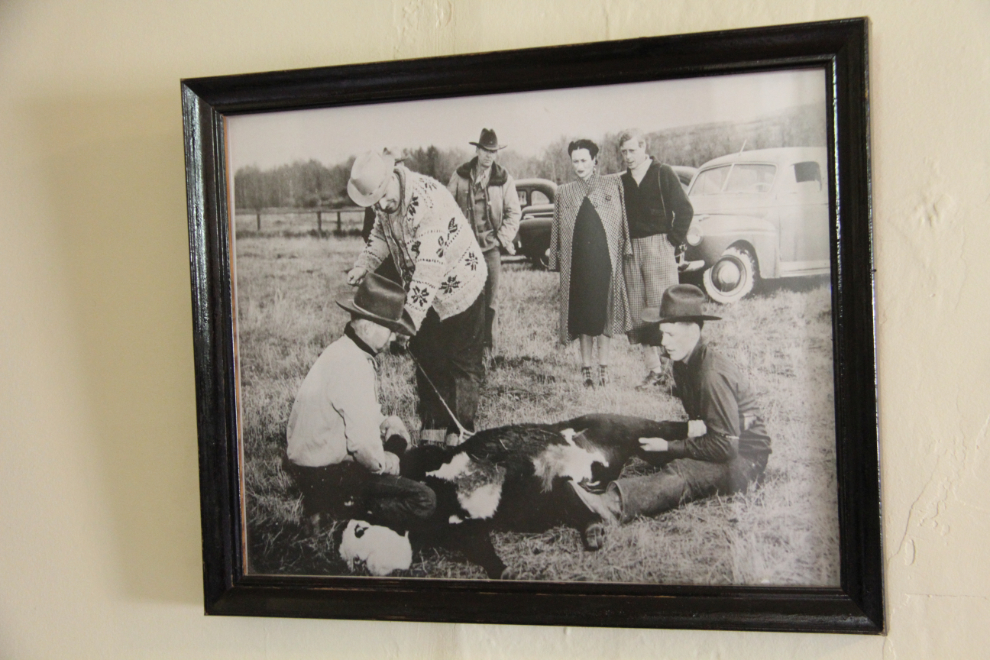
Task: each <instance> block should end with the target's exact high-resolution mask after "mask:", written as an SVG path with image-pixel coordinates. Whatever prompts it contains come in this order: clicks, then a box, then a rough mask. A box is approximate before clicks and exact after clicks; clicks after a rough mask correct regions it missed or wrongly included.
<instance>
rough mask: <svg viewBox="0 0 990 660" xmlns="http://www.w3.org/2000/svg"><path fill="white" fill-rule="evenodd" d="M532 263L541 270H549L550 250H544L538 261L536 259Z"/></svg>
mask: <svg viewBox="0 0 990 660" xmlns="http://www.w3.org/2000/svg"><path fill="white" fill-rule="evenodd" d="M533 263H535V264H536V265H537V266H539V267H540V268H542V269H543V270H550V248H547V249H546V250H544V251H543V254H541V255H540V257H539V259H536V260H535V261H534V262H533Z"/></svg>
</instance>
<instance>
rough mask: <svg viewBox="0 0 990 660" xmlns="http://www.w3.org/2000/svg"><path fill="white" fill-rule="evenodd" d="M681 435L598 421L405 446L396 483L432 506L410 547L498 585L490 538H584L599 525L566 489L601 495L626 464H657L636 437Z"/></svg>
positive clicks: (630, 420) (646, 423) (662, 425)
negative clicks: (454, 554) (427, 491)
mask: <svg viewBox="0 0 990 660" xmlns="http://www.w3.org/2000/svg"><path fill="white" fill-rule="evenodd" d="M686 427H687V422H656V421H653V420H649V419H643V418H639V417H628V416H623V415H609V414H597V415H585V416H583V417H578V418H576V419H571V420H567V421H563V422H558V423H556V424H513V425H509V426H500V427H496V428H492V429H486V430H484V431H480V432H479V433H477V434H476V435H474V436H472V437H471V438H469V439H468V440H467V441H465V442H464V443H463V444H461V445H459V446H457V447H442V446H429V445H427V446H418V447H413V448H411V449H409V450H408V451H406V452H405V453H404V454H403V455H402V461H401V465H402V475H403V476H405V477H409V478H411V479H416V480H420V481H423V482H425V483H426V484H427V485H428V486H430V487H431V488H432V489H433V490H434V492H435V493H436V496H437V506H436V512H435V513H434V515H433V518H432V519H431V520H430V521H429V522H428V523H427V524H425V525H423V526H422V527H420V528H418V529H413V530H412V535H411V540H412V544H413V546H415V547H431V546H432V547H437V546H439V547H446V548H450V549H454V550H460V551H461V552H463V553H464V554H465V556H466V557H467V558H468V559H469V560H470V561H472V562H475V563H478V564H480V565H481V567H482V568H483V569H484V570H485V572H486V573H487V574H488V576H489V577H490V578H499V577H504V576H505V571H506V566H505V564H504V563H503V562H502V560H501V559H500V558H499V556H498V554H497V553H496V552H495V549H494V547H493V546H492V543H491V538H490V532H491V531H492V530H510V531H516V532H541V531H545V530H547V529H550V528H552V527H556V526H558V525H568V526H570V527H574V528H576V529H578V530H580V531H582V532H584V530H585V529H586V528H587V527H588V525H589V524H591V523H593V522H596V521H597V520H598V519H597V517H595V516H594V515H593V514H591V513H590V512H589V511H588V509H587V507H585V506H584V505H583V504H582V503H581V502H580V501H579V499H578V498H577V495H576V494H575V492H574V490H573V489H572V488H571V486H570V484H569V482H574V483H580V484H583V485H584V486H585V487H587V488H589V489H598V490H603V489H604V488H605V486H606V485H607V484H608V482H610V481H612V480H613V479H615V478H617V477H618V476H619V473H620V472H621V471H622V468H623V466H624V465H625V464H626V462H627V461H628V460H629V459H630V458H632V457H633V456H638V457H640V458H642V459H644V460H646V461H648V462H651V463H653V464H656V462H657V458H658V457H657V454H655V453H653V454H652V455H651V453H650V452H646V451H644V450H643V449H642V448H641V447H640V444H639V439H640V438H644V437H667V438H674V437H683V436H684V435H685V433H686Z"/></svg>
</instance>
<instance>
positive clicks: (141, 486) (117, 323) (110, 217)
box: [23, 81, 202, 604]
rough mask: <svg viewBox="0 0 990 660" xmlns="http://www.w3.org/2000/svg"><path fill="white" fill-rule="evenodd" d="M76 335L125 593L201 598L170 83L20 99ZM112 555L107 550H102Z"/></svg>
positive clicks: (177, 114)
mask: <svg viewBox="0 0 990 660" xmlns="http://www.w3.org/2000/svg"><path fill="white" fill-rule="evenodd" d="M23 112H24V113H25V117H24V122H23V125H25V126H30V127H32V134H31V138H32V139H33V140H35V141H36V142H37V146H36V148H35V149H34V150H33V152H32V153H36V154H39V159H40V162H39V165H40V167H39V170H40V171H42V172H44V174H45V176H46V177H47V181H46V184H47V189H46V191H45V194H46V196H47V200H46V201H47V202H48V205H49V208H51V209H52V210H53V213H54V217H52V218H51V219H50V222H51V226H52V228H53V230H54V233H55V234H56V235H57V237H58V238H57V239H56V242H55V243H54V245H56V246H57V248H58V249H59V250H60V252H55V253H54V254H53V255H52V258H56V259H59V260H60V262H61V263H60V264H59V266H60V270H61V273H62V274H63V277H64V280H65V281H64V283H63V284H64V290H65V291H66V292H67V294H68V300H69V305H70V307H69V311H70V313H71V314H72V317H73V319H74V323H75V327H74V328H71V332H72V336H73V337H74V338H76V340H77V341H78V345H79V346H80V347H81V353H82V355H81V356H80V364H81V365H82V366H83V373H82V377H83V384H84V387H85V388H86V392H85V393H84V396H85V397H87V405H88V408H89V412H90V414H91V418H92V419H93V420H95V423H96V425H97V426H96V428H95V433H94V434H93V437H94V438H95V442H96V447H95V449H96V452H95V456H96V457H97V458H98V460H99V461H100V466H101V468H102V470H101V473H100V474H99V475H94V477H96V478H98V479H99V480H100V481H101V482H102V483H101V484H100V486H101V487H102V491H103V493H104V495H105V503H106V507H107V509H108V511H109V512H110V513H111V516H112V520H113V525H114V527H113V530H114V533H115V538H114V539H112V540H111V546H112V544H116V550H117V560H116V561H113V562H112V565H114V568H115V569H117V570H119V574H120V577H121V580H120V584H122V585H123V588H124V590H125V591H126V594H125V595H126V596H128V597H131V598H137V599H148V600H153V601H171V602H180V603H189V604H193V603H202V568H201V565H202V564H201V561H202V560H201V546H200V543H201V540H200V522H199V521H200V517H199V482H198V461H197V440H196V417H195V415H196V412H195V411H196V409H195V392H194V379H193V360H192V341H191V340H192V335H191V311H190V310H191V305H190V293H189V292H190V287H189V260H188V239H187V232H186V207H185V179H184V162H183V149H182V141H183V138H182V113H181V103H180V95H179V85H178V81H176V85H175V89H174V93H172V94H168V95H160V94H159V95H153V94H149V95H147V96H125V97H114V96H113V95H99V94H95V93H94V94H93V95H92V96H78V97H65V98H58V97H56V98H36V99H35V100H34V101H33V102H32V104H31V105H30V106H28V107H24V108H23ZM108 563H111V562H108Z"/></svg>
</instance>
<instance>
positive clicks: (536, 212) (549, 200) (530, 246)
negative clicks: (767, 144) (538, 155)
mask: <svg viewBox="0 0 990 660" xmlns="http://www.w3.org/2000/svg"><path fill="white" fill-rule="evenodd" d="M671 169H673V170H674V173H675V174H676V175H677V178H678V179H679V180H680V182H681V186H683V187H684V189H685V190H687V189H688V186H689V185H690V184H691V179H692V178H693V177H694V175H695V174H696V173H697V172H698V170H697V169H696V168H694V167H687V166H684V165H672V166H671ZM516 190H518V191H519V204H520V205H521V206H522V220H520V222H519V234H518V235H517V236H516V249H517V252H519V254H523V255H525V256H526V258H528V259H529V260H530V261H531V262H533V264H534V265H536V266H541V267H543V268H546V267H547V265H548V264H549V262H550V225H551V223H553V200H554V196H555V194H556V192H557V184H555V183H554V182H553V181H549V180H547V179H520V180H519V181H516Z"/></svg>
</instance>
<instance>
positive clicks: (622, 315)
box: [550, 140, 632, 387]
mask: <svg viewBox="0 0 990 660" xmlns="http://www.w3.org/2000/svg"><path fill="white" fill-rule="evenodd" d="M567 153H568V154H569V155H570V157H571V164H572V165H573V166H574V172H575V173H576V174H577V176H578V180H577V181H574V182H571V183H567V184H564V185H562V186H560V187H559V188H558V189H557V196H556V199H555V201H554V213H553V225H552V228H551V231H550V269H551V270H558V269H559V270H560V325H559V334H560V341H561V342H562V343H569V342H571V341H573V340H574V338H575V337H577V338H578V339H579V340H580V347H581V373H582V376H583V378H584V385H585V386H586V387H594V386H595V385H596V384H597V385H599V386H604V385H607V384H608V382H609V374H608V364H609V345H610V339H611V338H612V336H613V335H616V334H624V333H626V332H628V331H629V330H630V329H632V319H631V317H630V315H629V304H628V300H627V297H626V296H627V294H626V285H625V279H624V277H623V262H624V260H625V258H626V257H628V256H631V255H632V248H631V247H630V244H629V229H628V227H627V224H626V214H625V206H624V205H623V197H622V194H623V193H622V183H621V181H620V180H619V177H618V175H607V176H601V175H599V174H598V172H597V164H598V160H597V158H598V145H596V144H595V143H594V142H592V141H591V140H575V141H574V142H571V143H570V144H569V145H568V146H567ZM596 344H597V346H598V375H597V378H595V375H594V372H593V364H594V352H595V345H596Z"/></svg>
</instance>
